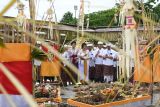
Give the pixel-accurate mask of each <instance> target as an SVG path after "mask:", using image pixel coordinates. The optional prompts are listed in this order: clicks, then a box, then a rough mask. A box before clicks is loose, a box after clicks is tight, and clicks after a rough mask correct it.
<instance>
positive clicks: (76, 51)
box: [68, 48, 79, 62]
mask: <svg viewBox="0 0 160 107" xmlns="http://www.w3.org/2000/svg"><path fill="white" fill-rule="evenodd" d="M78 52H79V50H78V49H77V48H75V49H73V48H71V49H69V50H68V55H69V58H70V61H71V62H72V57H71V56H72V55H78ZM76 62H77V60H76Z"/></svg>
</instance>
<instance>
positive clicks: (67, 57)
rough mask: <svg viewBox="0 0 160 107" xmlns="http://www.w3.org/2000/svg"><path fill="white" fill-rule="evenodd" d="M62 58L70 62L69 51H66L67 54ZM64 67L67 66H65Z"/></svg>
mask: <svg viewBox="0 0 160 107" xmlns="http://www.w3.org/2000/svg"><path fill="white" fill-rule="evenodd" d="M62 57H63V58H65V59H66V60H68V61H70V58H69V53H68V51H65V52H64V53H63V54H62ZM64 66H66V65H65V64H64Z"/></svg>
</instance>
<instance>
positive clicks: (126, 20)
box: [120, 0, 137, 79]
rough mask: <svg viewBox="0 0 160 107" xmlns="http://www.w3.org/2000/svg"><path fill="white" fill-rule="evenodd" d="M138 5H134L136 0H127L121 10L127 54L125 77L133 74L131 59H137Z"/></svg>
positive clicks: (124, 47)
mask: <svg viewBox="0 0 160 107" xmlns="http://www.w3.org/2000/svg"><path fill="white" fill-rule="evenodd" d="M135 10H136V7H135V6H134V0H125V1H124V4H123V8H122V10H121V12H120V21H121V25H122V26H123V39H124V40H123V41H124V43H123V50H124V51H125V53H126V55H125V57H124V62H123V63H124V69H123V71H125V74H126V75H125V77H126V76H127V78H128V79H129V77H130V76H131V71H132V70H131V69H132V68H131V66H130V65H131V61H133V62H132V63H134V64H135V61H136V38H137V30H136V22H135V19H134V12H135Z"/></svg>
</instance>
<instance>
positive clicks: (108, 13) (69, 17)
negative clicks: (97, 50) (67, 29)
mask: <svg viewBox="0 0 160 107" xmlns="http://www.w3.org/2000/svg"><path fill="white" fill-rule="evenodd" d="M158 1H159V0H148V1H147V2H145V3H144V4H143V5H144V9H145V11H146V12H151V13H153V14H156V16H157V17H156V20H159V19H160V4H157V2H158ZM134 4H135V5H136V7H137V8H138V9H139V10H142V4H141V2H140V1H135V2H134ZM120 8H121V6H120V4H118V3H116V5H115V7H114V8H112V9H108V10H104V11H98V12H93V13H90V14H86V15H85V22H84V25H85V26H86V25H87V18H88V17H89V25H90V27H98V26H108V27H111V26H117V25H118V24H117V23H115V22H114V19H115V14H118V13H119V11H120ZM135 15H136V16H141V15H142V14H141V13H140V12H136V14H135ZM117 19H118V16H117ZM136 21H137V22H139V24H142V19H141V18H140V17H136ZM61 23H63V24H74V25H75V24H76V19H75V18H73V14H72V13H71V12H67V13H65V14H64V16H63V18H62V20H61Z"/></svg>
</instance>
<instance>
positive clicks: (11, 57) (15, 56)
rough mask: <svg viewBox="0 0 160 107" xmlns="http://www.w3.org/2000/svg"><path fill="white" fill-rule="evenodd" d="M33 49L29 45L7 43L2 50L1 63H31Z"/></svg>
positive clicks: (0, 54)
mask: <svg viewBox="0 0 160 107" xmlns="http://www.w3.org/2000/svg"><path fill="white" fill-rule="evenodd" d="M30 60H31V47H30V44H28V43H6V44H5V47H4V48H0V62H14V61H30Z"/></svg>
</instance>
